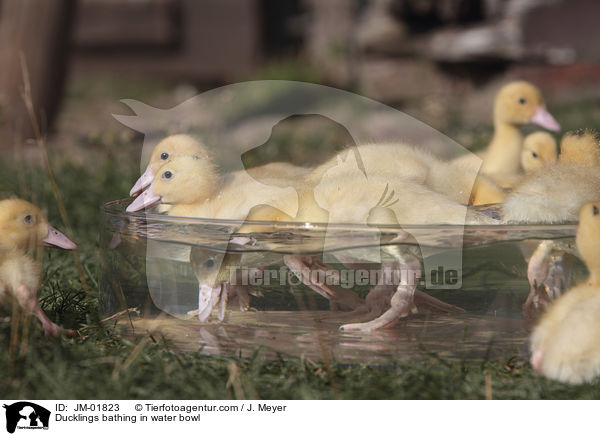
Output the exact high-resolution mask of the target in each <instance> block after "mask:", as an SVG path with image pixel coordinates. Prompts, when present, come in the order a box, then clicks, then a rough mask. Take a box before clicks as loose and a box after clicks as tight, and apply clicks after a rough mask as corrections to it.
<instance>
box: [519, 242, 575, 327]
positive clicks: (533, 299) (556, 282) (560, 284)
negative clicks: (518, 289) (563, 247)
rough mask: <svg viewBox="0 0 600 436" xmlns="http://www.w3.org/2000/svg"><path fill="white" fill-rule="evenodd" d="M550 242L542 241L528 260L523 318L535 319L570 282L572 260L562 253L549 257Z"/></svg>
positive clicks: (551, 246) (551, 248)
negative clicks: (526, 291)
mask: <svg viewBox="0 0 600 436" xmlns="http://www.w3.org/2000/svg"><path fill="white" fill-rule="evenodd" d="M552 250H553V244H552V241H543V242H542V243H540V245H539V246H538V248H537V249H536V251H535V252H534V253H533V255H532V256H531V259H529V263H528V265H527V279H528V280H529V287H530V291H529V295H528V296H527V300H525V303H524V304H523V316H525V317H526V318H537V317H538V316H540V315H541V314H542V313H543V312H544V311H545V310H546V308H547V307H548V306H549V305H550V304H551V303H552V301H553V300H555V299H556V298H558V297H559V296H560V295H561V294H562V293H563V291H564V290H566V289H568V288H569V286H570V282H571V278H570V276H571V269H572V262H573V261H572V258H570V256H568V255H567V256H565V254H564V253H560V254H557V255H555V256H551V253H552Z"/></svg>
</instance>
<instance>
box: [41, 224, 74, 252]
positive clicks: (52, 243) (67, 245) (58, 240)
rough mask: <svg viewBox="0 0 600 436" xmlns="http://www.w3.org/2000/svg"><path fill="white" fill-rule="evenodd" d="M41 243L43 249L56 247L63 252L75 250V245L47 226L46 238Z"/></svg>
mask: <svg viewBox="0 0 600 436" xmlns="http://www.w3.org/2000/svg"><path fill="white" fill-rule="evenodd" d="M42 242H43V243H44V246H45V247H58V248H64V249H65V250H77V245H75V243H74V242H73V241H71V240H70V239H69V238H67V237H66V236H65V235H63V234H62V233H61V232H59V231H58V230H56V229H55V228H54V227H52V226H51V225H49V224H48V236H46V237H45V238H44V239H43V240H42Z"/></svg>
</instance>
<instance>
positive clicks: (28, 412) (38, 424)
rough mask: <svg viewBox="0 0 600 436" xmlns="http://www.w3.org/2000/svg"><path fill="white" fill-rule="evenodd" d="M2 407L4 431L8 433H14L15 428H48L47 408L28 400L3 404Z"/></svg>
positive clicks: (48, 415)
mask: <svg viewBox="0 0 600 436" xmlns="http://www.w3.org/2000/svg"><path fill="white" fill-rule="evenodd" d="M3 407H4V408H5V409H6V431H8V432H9V433H14V432H15V430H16V429H19V430H22V429H25V430H48V424H49V422H50V411H49V410H48V409H45V408H44V407H42V406H39V405H37V404H35V403H30V402H29V401H19V402H18V403H13V404H10V405H7V404H4V406H3Z"/></svg>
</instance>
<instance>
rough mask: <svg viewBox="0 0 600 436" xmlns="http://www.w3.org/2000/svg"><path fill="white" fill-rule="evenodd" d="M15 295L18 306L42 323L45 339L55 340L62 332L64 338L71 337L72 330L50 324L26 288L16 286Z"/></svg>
mask: <svg viewBox="0 0 600 436" xmlns="http://www.w3.org/2000/svg"><path fill="white" fill-rule="evenodd" d="M15 295H16V297H17V301H18V302H19V305H20V306H21V307H22V308H23V309H24V310H26V311H28V312H30V313H32V314H33V315H35V317H36V318H37V319H39V320H40V322H41V323H42V328H43V329H44V333H45V334H46V336H47V337H49V338H52V339H56V338H58V337H59V336H60V335H61V333H63V332H64V333H65V336H66V337H68V338H71V337H73V335H74V332H73V330H65V329H63V328H62V327H60V326H59V325H57V324H55V323H54V322H52V321H51V320H50V318H48V315H46V313H45V312H44V310H43V309H42V308H41V307H40V304H39V303H38V300H37V297H36V296H35V294H34V293H33V292H32V291H31V290H30V289H29V288H28V287H27V286H25V285H20V286H18V287H17V289H15Z"/></svg>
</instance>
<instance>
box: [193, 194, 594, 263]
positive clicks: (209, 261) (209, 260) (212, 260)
mask: <svg viewBox="0 0 600 436" xmlns="http://www.w3.org/2000/svg"><path fill="white" fill-rule="evenodd" d="M594 207H595V206H594ZM204 266H205V267H207V268H212V267H213V266H215V261H214V259H208V260H207V261H206V262H204Z"/></svg>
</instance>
